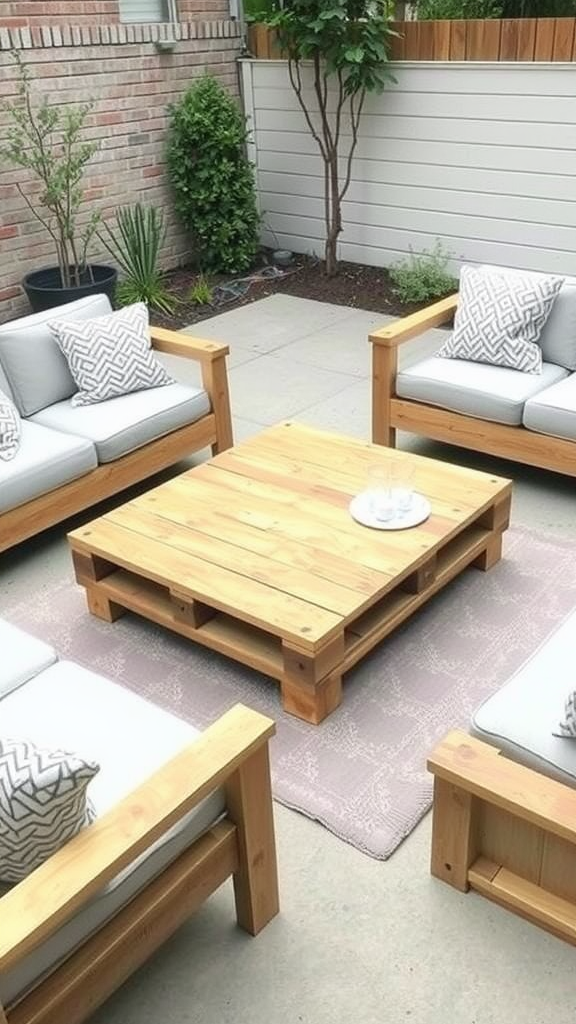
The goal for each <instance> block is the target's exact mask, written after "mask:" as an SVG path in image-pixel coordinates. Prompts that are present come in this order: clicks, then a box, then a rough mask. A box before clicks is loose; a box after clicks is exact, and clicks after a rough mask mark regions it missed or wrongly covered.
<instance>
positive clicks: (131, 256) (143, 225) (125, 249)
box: [99, 203, 176, 314]
mask: <svg viewBox="0 0 576 1024" xmlns="http://www.w3.org/2000/svg"><path fill="white" fill-rule="evenodd" d="M116 225H117V231H114V230H113V229H112V228H111V227H110V225H109V224H108V222H107V221H104V225H103V226H104V229H105V232H104V233H102V232H100V236H99V237H100V241H101V242H102V244H103V245H104V246H105V247H106V249H107V250H108V252H109V253H110V255H111V256H112V258H113V259H115V260H116V262H117V263H119V265H120V267H121V268H122V270H123V271H124V275H125V276H124V279H123V280H122V281H121V282H120V284H119V285H118V286H117V288H116V298H117V300H118V302H120V304H121V305H122V306H127V305H129V304H130V303H132V302H145V303H146V305H147V306H149V307H150V308H152V309H158V310H160V312H162V313H168V314H171V313H173V312H174V308H175V306H176V299H175V297H174V296H173V295H170V292H169V291H168V289H167V288H166V285H165V284H164V281H163V279H162V274H161V272H160V270H159V269H158V260H159V257H160V249H161V248H162V244H163V242H164V239H165V237H166V225H165V222H164V215H163V213H162V210H160V209H159V208H158V207H156V206H143V205H142V203H136V205H135V206H123V207H120V209H118V210H117V211H116Z"/></svg>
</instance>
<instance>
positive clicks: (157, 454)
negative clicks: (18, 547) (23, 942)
mask: <svg viewBox="0 0 576 1024" xmlns="http://www.w3.org/2000/svg"><path fill="white" fill-rule="evenodd" d="M150 336H151V341H152V348H154V349H155V350H156V351H157V352H166V353H169V354H170V355H175V356H182V357H184V358H185V359H194V360H196V361H197V362H199V363H200V370H201V374H202V386H203V388H204V390H205V391H206V392H207V394H208V396H209V398H210V404H211V411H210V412H209V413H208V414H207V415H206V416H203V417H202V418H201V419H199V420H197V421H196V422H195V423H191V424H189V425H188V426H185V427H179V428H178V429H177V430H173V431H172V432H171V433H170V434H165V435H164V436H163V437H160V438H158V439H157V440H155V441H150V442H149V443H148V444H145V445H143V446H142V447H141V448H137V449H136V451H133V452H129V453H128V454H127V455H123V456H122V457H121V458H119V459H115V460H114V461H113V462H106V463H103V464H102V465H100V466H97V467H96V469H93V470H90V472H88V473H85V474H84V475H83V476H81V477H79V478H78V479H77V480H72V481H71V482H70V483H67V484H63V485H62V486H61V487H58V488H56V489H55V490H53V491H49V492H48V493H46V494H42V495H40V497H38V498H34V499H33V500H32V501H28V502H26V503H25V504H24V505H19V506H17V507H16V508H13V509H9V511H7V512H2V513H0V551H5V550H6V549H7V548H10V547H13V546H14V545H15V544H19V543H20V542H21V541H23V540H26V539H27V538H28V537H32V536H33V535H34V534H36V533H40V531H41V530H45V529H47V527H49V526H53V525H54V524H55V523H59V522H61V521H62V520H63V519H66V518H67V517H68V516H71V515H74V513H76V512H81V511H82V509H84V508H88V507H89V506H90V505H94V504H96V502H99V501H103V500H104V499H105V498H108V497H110V496H111V495H112V494H116V493H117V492H118V491H122V490H123V489H124V488H125V487H130V486H131V485H132V484H135V483H138V482H139V481H140V480H145V479H146V477H149V476H152V475H153V474H154V473H158V472H160V470H162V469H166V468H167V467H168V466H171V465H173V464H174V463H176V462H179V461H180V459H183V458H186V457H187V456H188V455H190V454H192V453H193V452H196V451H199V450H200V449H201V448H206V447H207V446H210V447H211V449H212V453H213V454H216V453H217V452H221V451H224V450H225V449H226V448H230V446H231V445H232V421H231V417H230V399H229V393H228V376H227V371H226V356H227V355H228V352H229V349H228V346H227V345H223V344H220V343H219V342H214V341H205V340H203V339H201V338H193V337H190V336H189V335H186V334H180V333H177V332H176V331H167V330H164V329H163V328H160V327H151V328H150ZM0 1024H1V1021H0Z"/></svg>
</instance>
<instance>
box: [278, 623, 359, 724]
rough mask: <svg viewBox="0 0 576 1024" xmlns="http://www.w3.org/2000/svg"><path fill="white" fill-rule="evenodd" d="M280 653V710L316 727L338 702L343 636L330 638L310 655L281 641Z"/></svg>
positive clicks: (340, 684)
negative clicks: (281, 654)
mask: <svg viewBox="0 0 576 1024" xmlns="http://www.w3.org/2000/svg"><path fill="white" fill-rule="evenodd" d="M282 653H283V660H284V666H283V667H284V672H283V675H282V679H281V680H280V688H281V692H282V707H283V708H284V710H285V711H287V712H288V713H289V714H291V715H295V716H296V717H297V718H302V719H304V721H305V722H310V723H311V724H312V725H318V723H319V722H321V721H322V720H323V719H324V718H326V716H327V715H329V714H330V712H331V711H334V709H335V708H337V707H338V705H339V704H340V701H341V700H342V672H341V670H340V666H341V664H342V660H343V657H344V634H343V633H341V634H338V635H337V636H335V637H332V638H331V639H330V640H329V641H328V642H327V643H326V644H325V645H324V646H323V647H322V648H320V649H318V650H316V651H315V652H314V653H313V654H311V653H310V652H306V653H305V652H303V651H301V650H298V648H296V647H293V646H292V645H290V644H289V643H287V642H286V641H284V642H283V644H282Z"/></svg>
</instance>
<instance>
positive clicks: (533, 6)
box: [502, 0, 576, 18]
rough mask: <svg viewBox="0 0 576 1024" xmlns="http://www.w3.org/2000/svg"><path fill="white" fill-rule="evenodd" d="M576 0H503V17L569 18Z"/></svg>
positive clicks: (575, 9)
mask: <svg viewBox="0 0 576 1024" xmlns="http://www.w3.org/2000/svg"><path fill="white" fill-rule="evenodd" d="M575 14H576V0H502V17H503V18H569V17H573V16H574V15H575Z"/></svg>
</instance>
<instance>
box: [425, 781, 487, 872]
mask: <svg viewBox="0 0 576 1024" xmlns="http://www.w3.org/2000/svg"><path fill="white" fill-rule="evenodd" d="M476 856H477V836H476V818H475V804H474V798H473V797H472V796H471V794H470V793H467V792H465V791H463V790H461V789H460V788H459V787H458V786H455V785H452V784H451V783H449V782H445V781H444V780H443V779H440V778H438V777H436V778H435V779H434V804H433V817H432V855H431V864H430V870H431V872H432V874H433V875H434V876H435V877H436V878H440V879H442V881H444V882H448V883H449V884H450V885H451V886H453V887H454V888H455V889H460V890H461V892H466V890H467V889H468V869H469V867H470V865H471V864H472V862H473V861H474V860H475V859H476Z"/></svg>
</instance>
